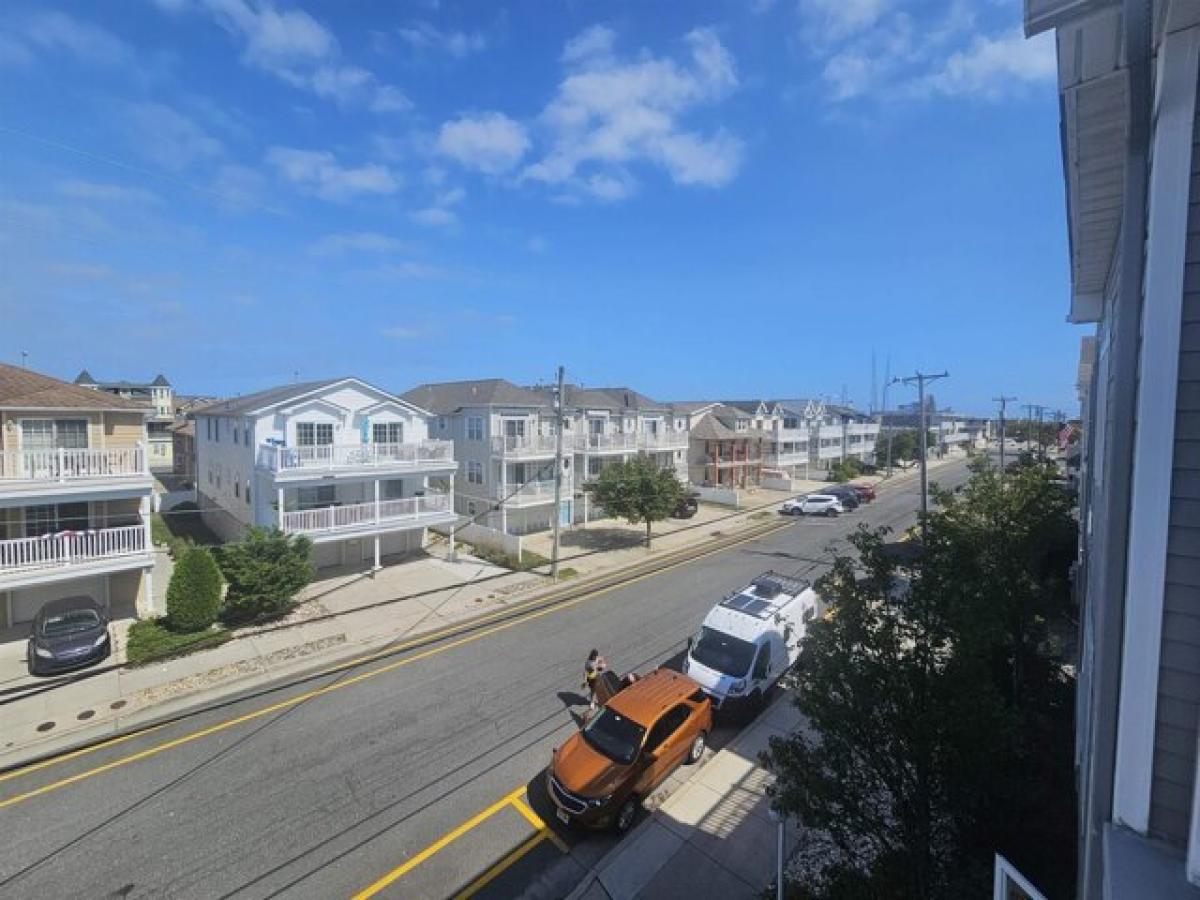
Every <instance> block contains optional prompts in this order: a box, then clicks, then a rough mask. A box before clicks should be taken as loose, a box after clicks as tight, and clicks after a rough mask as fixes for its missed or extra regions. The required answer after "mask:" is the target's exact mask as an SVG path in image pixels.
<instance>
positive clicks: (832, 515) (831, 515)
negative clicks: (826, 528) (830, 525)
mask: <svg viewBox="0 0 1200 900" xmlns="http://www.w3.org/2000/svg"><path fill="white" fill-rule="evenodd" d="M825 516H826V518H829V519H834V518H837V510H836V509H834V508H833V507H830V508H829V509H827V510H825Z"/></svg>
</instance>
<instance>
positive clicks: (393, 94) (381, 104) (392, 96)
mask: <svg viewBox="0 0 1200 900" xmlns="http://www.w3.org/2000/svg"><path fill="white" fill-rule="evenodd" d="M370 106H371V111H372V112H377V113H392V112H408V110H410V109H412V107H413V102H412V101H411V100H409V99H408V96H407V95H406V94H405V93H404V91H402V90H400V88H398V87H393V86H392V85H390V84H383V85H380V86H379V87H377V88H376V89H375V96H374V97H373V98H372V100H371V104H370Z"/></svg>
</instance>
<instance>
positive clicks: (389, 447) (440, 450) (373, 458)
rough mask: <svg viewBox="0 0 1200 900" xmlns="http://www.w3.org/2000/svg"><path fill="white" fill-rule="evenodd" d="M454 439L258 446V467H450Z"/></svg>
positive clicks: (304, 472)
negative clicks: (398, 442) (302, 445)
mask: <svg viewBox="0 0 1200 900" xmlns="http://www.w3.org/2000/svg"><path fill="white" fill-rule="evenodd" d="M455 465H456V464H455V462H454V442H453V441H420V442H414V443H411V444H323V445H317V446H307V447H275V446H271V445H269V444H263V445H261V446H260V447H259V448H258V467H259V468H260V469H266V470H268V471H270V472H273V473H275V475H276V476H292V477H298V478H305V477H320V476H322V475H328V474H335V475H354V474H376V475H381V476H382V475H385V474H389V473H396V472H412V471H418V470H422V469H453V468H454V467H455Z"/></svg>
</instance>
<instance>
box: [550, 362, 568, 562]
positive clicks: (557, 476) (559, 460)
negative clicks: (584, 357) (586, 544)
mask: <svg viewBox="0 0 1200 900" xmlns="http://www.w3.org/2000/svg"><path fill="white" fill-rule="evenodd" d="M564 406H566V403H565V400H564V397H563V367H562V366H559V367H558V385H557V387H555V389H554V548H553V550H552V551H551V554H550V580H551V581H558V546H559V537H560V535H561V532H562V476H563V407H564Z"/></svg>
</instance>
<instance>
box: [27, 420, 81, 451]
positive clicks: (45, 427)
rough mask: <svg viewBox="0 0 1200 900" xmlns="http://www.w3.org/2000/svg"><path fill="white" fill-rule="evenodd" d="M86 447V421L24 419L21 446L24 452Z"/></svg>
mask: <svg viewBox="0 0 1200 900" xmlns="http://www.w3.org/2000/svg"><path fill="white" fill-rule="evenodd" d="M87 445H88V442H87V420H86V419H24V420H22V421H21V446H22V447H23V448H24V449H26V450H55V449H64V450H72V449H81V448H84V447H86V446H87Z"/></svg>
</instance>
